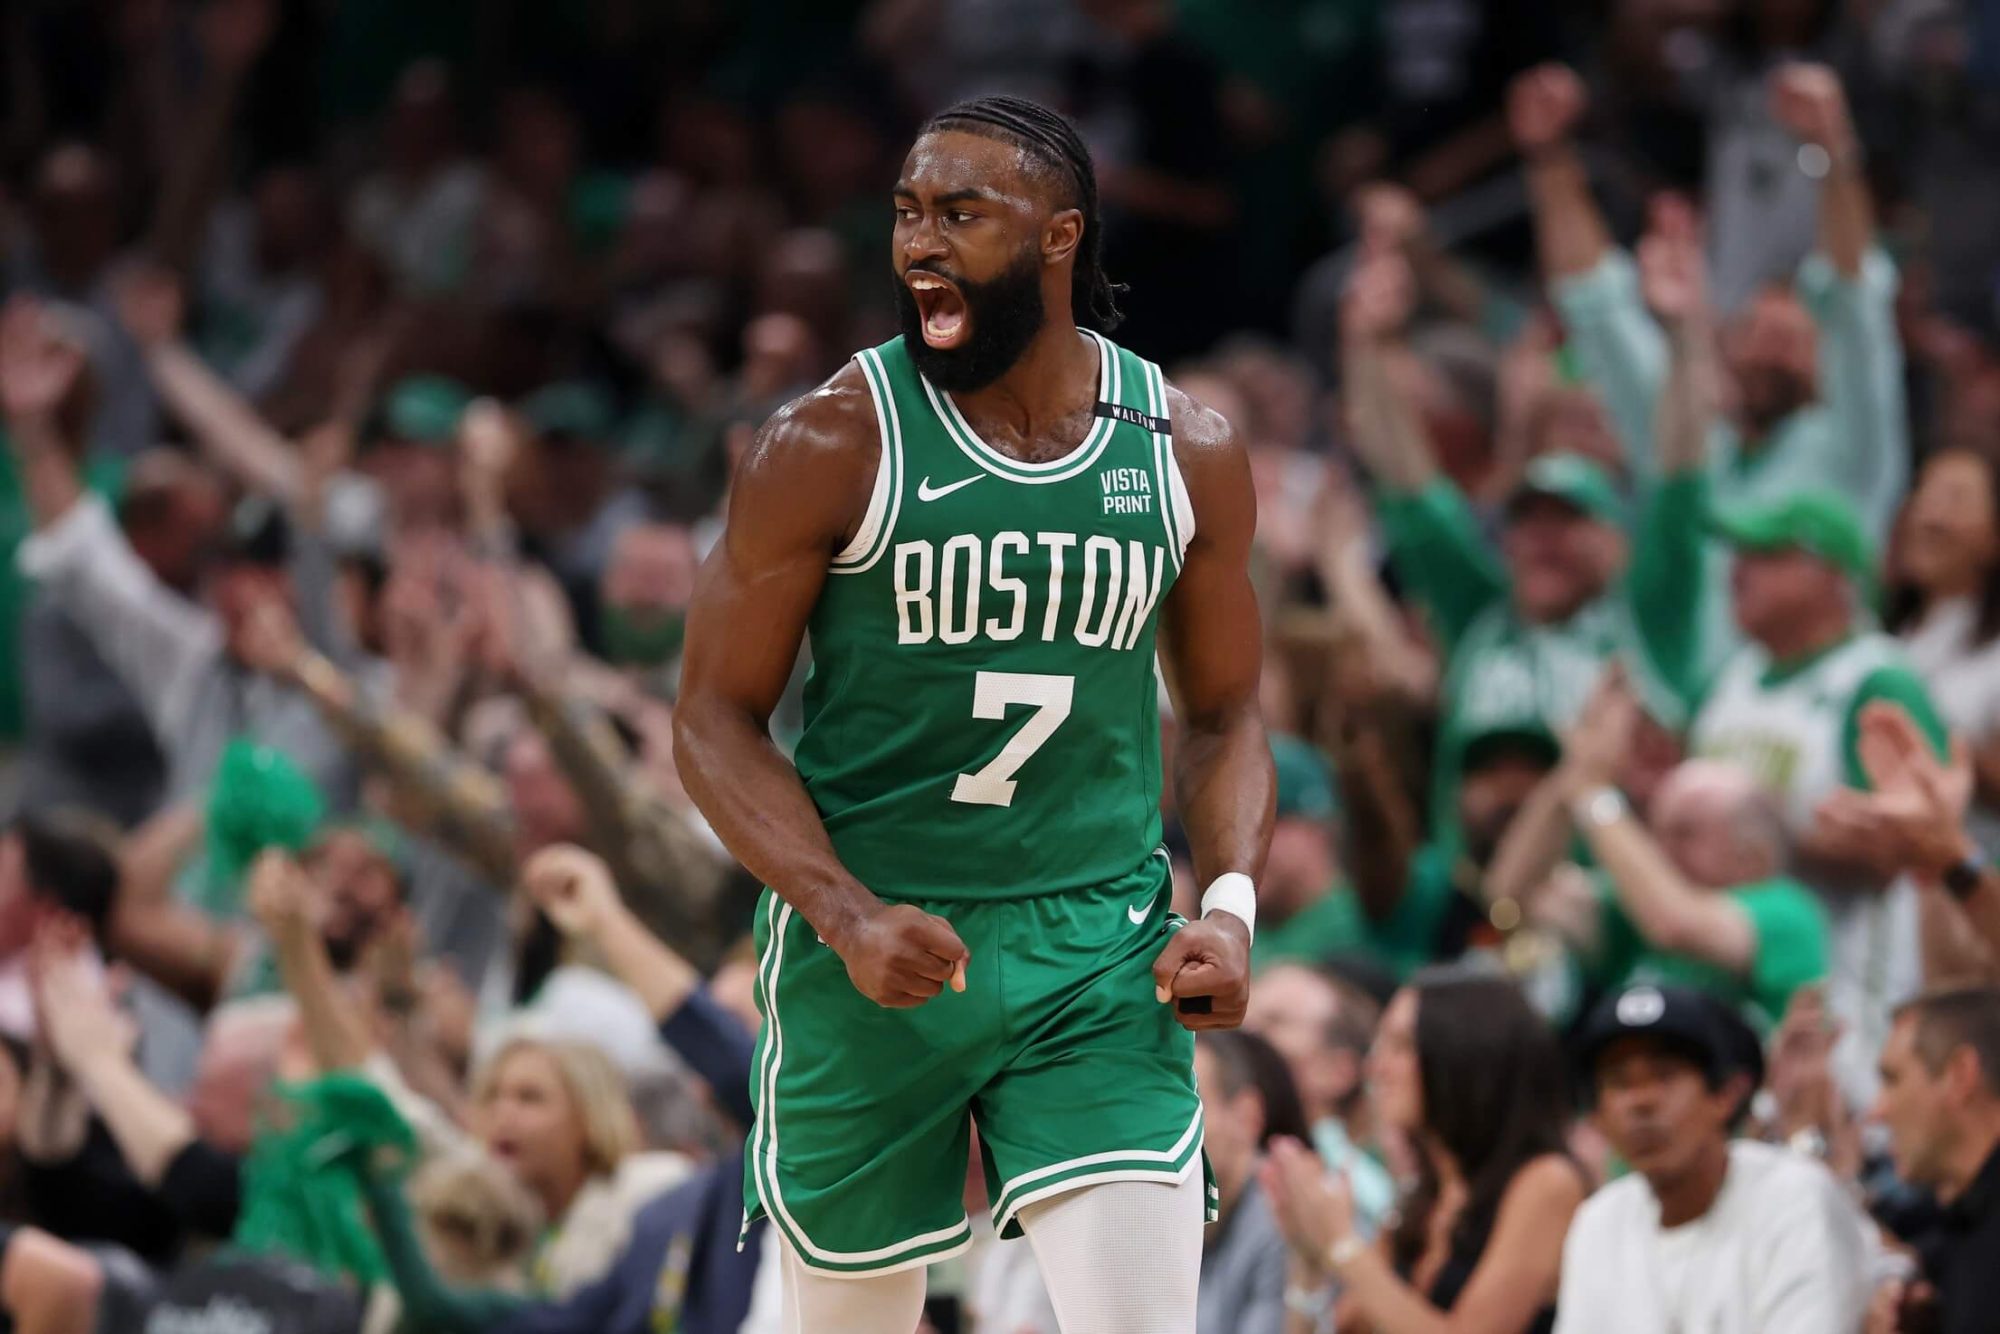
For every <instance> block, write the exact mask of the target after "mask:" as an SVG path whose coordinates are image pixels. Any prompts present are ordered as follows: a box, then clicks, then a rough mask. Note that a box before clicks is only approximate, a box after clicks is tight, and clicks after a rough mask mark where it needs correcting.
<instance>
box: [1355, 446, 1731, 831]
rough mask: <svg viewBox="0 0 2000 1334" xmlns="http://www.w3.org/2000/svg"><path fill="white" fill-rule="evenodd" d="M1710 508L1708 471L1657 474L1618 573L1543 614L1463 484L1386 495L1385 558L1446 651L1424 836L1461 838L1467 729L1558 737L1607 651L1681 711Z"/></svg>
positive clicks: (1552, 464) (1664, 707) (1668, 719)
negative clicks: (1559, 616)
mask: <svg viewBox="0 0 2000 1334" xmlns="http://www.w3.org/2000/svg"><path fill="white" fill-rule="evenodd" d="M1538 463H1540V464H1542V465H1544V466H1545V467H1547V468H1548V469H1549V470H1550V471H1551V472H1555V473H1562V472H1577V471H1590V472H1593V473H1596V474H1598V475H1599V476H1600V477H1601V470H1598V469H1594V468H1592V467H1591V466H1590V465H1588V464H1587V462H1586V461H1584V460H1581V459H1574V458H1568V457H1564V456H1549V457H1548V458H1546V459H1544V460H1540V461H1538ZM1601 485H1603V486H1605V487H1607V488H1608V486H1609V483H1608V481H1604V482H1602V483H1601ZM1707 508H1708V491H1707V481H1706V478H1705V477H1704V476H1703V475H1702V474H1700V473H1698V472H1697V473H1688V474H1683V475H1680V476H1677V477H1673V478H1669V479H1667V480H1666V481H1664V482H1663V483H1661V485H1659V486H1658V487H1656V488H1654V489H1653V491H1652V492H1651V493H1650V494H1649V496H1648V497H1647V499H1646V501H1645V503H1644V505H1643V507H1642V513H1641V514H1640V516H1639V521H1638V524H1637V526H1636V529H1635V531H1633V533H1632V540H1631V560H1630V564H1629V566H1628V567H1627V569H1626V570H1625V573H1624V575H1623V577H1622V578H1621V579H1619V580H1618V581H1616V582H1615V583H1614V584H1613V585H1612V587H1611V588H1609V589H1607V590H1606V591H1605V592H1604V593H1603V594H1602V595H1601V596H1599V597H1598V598H1596V599H1594V600H1593V601H1591V602H1588V603H1586V604H1584V605H1583V606H1582V607H1580V608H1578V609H1577V610H1576V611H1575V612H1573V613H1572V614H1571V615H1569V616H1568V617H1567V618H1565V619H1563V620H1561V621H1556V622H1547V623H1540V624H1535V623H1530V622H1528V621H1526V620H1525V619H1523V617H1522V616H1521V614H1520V613H1519V611H1518V610H1517V609H1516V608H1515V606H1514V600H1513V589H1512V585H1511V582H1510V580H1509V577H1508V574H1507V571H1506V569H1505V568H1504V567H1503V566H1502V564H1501V562H1500V561H1499V559H1498V557H1497V555H1496V554H1495V553H1494V551H1493V550H1492V548H1491V546H1490V545H1489V543H1488V542H1487V540H1486V536H1485V534H1484V533H1483V532H1482V531H1481V528H1480V525H1479V520H1478V518H1477V517H1476V516H1475V515H1474V513H1473V510H1472V507H1471V505H1470V503H1469V502H1468V501H1467V500H1466V498H1465V496H1464V494H1463V493H1462V492H1460V491H1459V489H1458V488H1457V487H1456V486H1454V485H1453V484H1452V483H1450V482H1449V481H1445V480H1442V479H1440V480H1437V481H1434V482H1432V483H1431V484H1430V485H1428V486H1426V487H1424V488H1423V489H1422V490H1419V491H1412V492H1403V493H1386V494H1384V495H1383V496H1382V497H1381V500H1380V504H1379V507H1378V509H1379V514H1380V518H1381V523H1382V532H1383V535H1384V537H1385V539H1386V540H1387V543H1388V547H1389V555H1390V559H1391V562H1392V564H1393V565H1394V567H1395V570H1396V572H1397V574H1398V576H1399V577H1400V578H1401V579H1402V581H1403V583H1404V586H1405V587H1406V588H1407V589H1408V590H1409V591H1410V594H1411V596H1412V598H1413V599H1414V600H1415V601H1416V603H1417V604H1418V605H1420V606H1421V607H1422V608H1423V609H1424V611H1425V613H1426V615H1427V617H1428V619H1429V621H1430V624H1431V627H1432V630H1433V632H1434V633H1435V634H1436V636H1437V639H1438V645H1439V648H1440V650H1441V651H1442V653H1443V655H1444V665H1445V670H1444V679H1443V682H1442V685H1441V690H1440V693H1441V695H1442V705H1443V715H1442V719H1441V724H1440V727H1439V732H1438V742H1437V749H1436V754H1435V757H1434V760H1433V764H1432V780H1431V794H1430V836H1431V840H1432V841H1433V842H1434V843H1436V844H1438V845H1439V846H1440V847H1441V848H1442V849H1443V850H1444V852H1445V853H1446V855H1447V856H1448V857H1449V856H1455V855H1456V854H1457V851H1458V848H1459V843H1460V831H1459V823H1458V788H1459V776H1460V772H1461V768H1462V764H1463V761H1464V758H1465V753H1466V748H1467V745H1468V743H1469V742H1470V741H1472V740H1473V739H1476V738H1478V737H1482V736H1489V735H1493V734H1495V733H1519V734H1531V735H1543V736H1547V737H1560V736H1562V734H1563V733H1564V732H1565V731H1567V730H1568V728H1569V726H1570V724H1571V723H1572V722H1573V721H1574V720H1575V718H1576V716H1577V714H1578V713H1579V712H1580V711H1581V710H1582V708H1583V705H1584V702H1585V701H1586V700H1588V699H1589V698H1590V694H1591V691H1592V689H1593V688H1594V687H1595V685H1596V683H1597V680H1598V678H1599V676H1600V675H1601V674H1602V672H1603V670H1604V668H1605V666H1606V665H1607V664H1608V663H1610V662H1612V661H1613V660H1617V661H1619V662H1620V663H1622V664H1623V665H1624V667H1625V669H1626V671H1627V673H1628V674H1629V675H1630V676H1631V678H1632V680H1633V683H1634V685H1635V687H1636V689H1637V690H1638V692H1639V695H1640V700H1641V702H1642V703H1643V704H1644V705H1645V706H1646V708H1647V711H1648V712H1649V713H1652V714H1653V715H1654V716H1655V717H1657V718H1658V719H1659V720H1660V721H1662V722H1664V723H1667V724H1668V725H1670V726H1679V725H1681V723H1682V722H1684V720H1685V719H1684V716H1683V715H1684V710H1685V703H1686V701H1687V700H1688V699H1689V698H1690V697H1691V696H1692V695H1693V693H1694V677H1695V676H1696V675H1697V674H1698V670H1699V665H1700V662H1701V644H1700V625H1699V616H1700V592H1701V586H1700V554H1701V544H1702V542H1703V540H1704V539H1703V533H1704V531H1705V516H1706V514H1707Z"/></svg>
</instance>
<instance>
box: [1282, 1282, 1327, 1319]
mask: <svg viewBox="0 0 2000 1334" xmlns="http://www.w3.org/2000/svg"><path fill="white" fill-rule="evenodd" d="M1285 1309H1286V1310H1287V1311H1290V1312H1291V1313H1292V1314H1293V1315H1302V1316H1304V1317H1305V1318H1306V1319H1308V1320H1314V1321H1316V1320H1318V1319H1319V1318H1320V1317H1321V1316H1323V1315H1325V1314H1326V1313H1327V1312H1328V1311H1331V1310H1332V1309H1333V1288H1332V1286H1331V1285H1327V1286H1323V1287H1317V1288H1301V1287H1298V1286H1297V1285H1295V1284H1287V1285H1286V1287H1285Z"/></svg>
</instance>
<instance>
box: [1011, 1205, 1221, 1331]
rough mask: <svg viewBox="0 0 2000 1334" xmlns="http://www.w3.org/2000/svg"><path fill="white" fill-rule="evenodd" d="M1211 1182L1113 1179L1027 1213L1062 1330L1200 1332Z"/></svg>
mask: <svg viewBox="0 0 2000 1334" xmlns="http://www.w3.org/2000/svg"><path fill="white" fill-rule="evenodd" d="M1206 1196H1207V1186H1206V1184H1205V1183H1204V1178H1203V1176H1202V1173H1201V1170H1200V1167H1199V1166H1198V1165H1197V1166H1196V1168H1195V1169H1194V1170H1193V1171H1190V1172H1189V1173H1188V1174H1187V1175H1186V1176H1185V1177H1182V1178H1181V1180H1180V1181H1179V1182H1178V1183H1177V1184H1175V1185H1171V1186H1170V1185H1167V1184H1165V1183H1164V1182H1158V1181H1107V1182H1105V1183H1104V1184H1103V1185H1100V1186H1084V1187H1081V1188H1080V1189H1077V1190H1073V1191H1071V1192H1069V1193H1068V1194H1066V1195H1058V1196H1056V1197H1054V1198H1053V1199H1047V1200H1040V1201H1037V1202H1036V1203H1034V1204H1031V1205H1028V1206H1026V1207H1024V1208H1023V1209H1022V1210H1021V1214H1020V1217H1021V1227H1022V1229H1023V1230H1024V1231H1025V1232H1027V1234H1028V1241H1029V1242H1030V1243H1031V1244H1032V1245H1033V1246H1034V1248H1035V1258H1036V1260H1037V1261H1039V1262H1040V1264H1041V1269H1042V1281H1043V1282H1045V1283H1047V1284H1048V1288H1049V1299H1050V1301H1051V1302H1053V1303H1054V1305H1055V1308H1056V1319H1057V1320H1059V1321H1061V1322H1062V1327H1063V1334H1194V1310H1195V1291H1196V1287H1197V1285H1198V1284H1199V1282H1200V1279H1201V1231H1202V1220H1203V1217H1204V1214H1205V1209H1204V1205H1205V1204H1206V1202H1207V1201H1206Z"/></svg>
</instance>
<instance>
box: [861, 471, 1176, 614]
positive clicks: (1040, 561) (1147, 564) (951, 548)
mask: <svg viewBox="0 0 2000 1334" xmlns="http://www.w3.org/2000/svg"><path fill="white" fill-rule="evenodd" d="M1114 471H1119V472H1135V471H1136V470H1133V469H1115V470H1114ZM1137 475H1138V476H1139V477H1140V478H1141V479H1142V480H1143V478H1144V474H1143V473H1138V474H1137ZM1150 498H1151V497H1150V496H1148V497H1147V499H1150ZM1106 499H1107V501H1108V500H1109V499H1110V497H1106ZM891 562H892V565H893V568H894V571H895V597H896V642H897V643H898V644H928V643H930V642H931V640H932V639H933V637H935V638H936V639H937V640H938V641H939V642H941V643H945V644H969V643H971V642H972V641H973V640H974V639H987V640H991V641H994V642H996V643H1006V642H1008V641H1010V640H1016V639H1019V638H1021V636H1023V635H1035V634H1039V636H1040V638H1041V642H1043V643H1045V644H1052V643H1056V642H1058V641H1060V640H1074V641H1075V642H1076V643H1078V644H1080V645H1082V646H1083V647H1084V648H1108V649H1115V650H1117V651H1120V652H1127V651H1130V650H1131V649H1133V648H1136V647H1137V646H1138V643H1139V640H1140V638H1141V636H1142V635H1143V634H1144V632H1145V627H1146V624H1147V622H1148V620H1149V618H1150V617H1151V616H1152V613H1153V607H1154V606H1155V604H1157V603H1158V602H1159V600H1160V588H1161V582H1162V580H1163V578H1164V575H1165V567H1166V549H1165V548H1164V547H1162V546H1160V545H1159V544H1157V543H1151V542H1139V541H1132V540H1127V541H1122V542H1121V541H1120V540H1118V539H1117V538H1114V537H1106V536H1104V535H1103V534H1102V533H1096V534H1092V535H1091V536H1089V537H1087V538H1082V539H1079V538H1078V536H1077V535H1076V534H1075V533H1036V534H1035V535H1034V536H1033V537H1030V536H1029V535H1028V534H1027V533H1025V532H1020V531H1008V532H1001V533H995V534H994V535H993V536H992V537H991V538H982V537H980V536H979V535H978V534H977V533H960V534H959V535H957V536H956V537H952V538H950V539H948V540H946V541H945V542H944V543H942V544H939V543H935V542H930V541H923V540H918V541H906V542H898V543H896V546H895V550H894V551H893V552H892V553H891ZM982 613H985V615H984V618H983V619H982Z"/></svg>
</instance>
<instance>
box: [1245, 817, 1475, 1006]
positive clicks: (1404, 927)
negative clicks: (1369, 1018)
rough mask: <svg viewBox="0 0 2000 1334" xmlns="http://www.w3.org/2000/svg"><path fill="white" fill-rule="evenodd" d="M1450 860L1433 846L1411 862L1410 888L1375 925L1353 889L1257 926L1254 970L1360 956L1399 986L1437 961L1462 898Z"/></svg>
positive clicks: (1338, 891) (1330, 893)
mask: <svg viewBox="0 0 2000 1334" xmlns="http://www.w3.org/2000/svg"><path fill="white" fill-rule="evenodd" d="M1451 867H1452V862H1451V859H1450V858H1449V857H1448V856H1447V855H1446V854H1445V853H1444V851H1443V849H1441V848H1438V847H1437V846H1435V845H1433V846H1430V847H1426V848H1424V849H1422V850H1421V851H1419V852H1418V853H1417V855H1416V856H1415V857H1414V858H1412V859H1411V861H1410V879H1409V885H1408V887H1407V888H1406V889H1405V890H1404V892H1403V897H1402V898H1401V899H1399V900H1398V901H1397V903H1396V910H1395V911H1394V912H1392V913H1390V914H1389V916H1388V917H1387V918H1385V919H1384V920H1382V921H1379V922H1377V921H1373V920H1371V919H1370V918H1369V916H1368V914H1367V912H1366V911H1364V910H1363V908H1362V906H1361V900H1360V898H1359V897H1358V896H1357V895H1356V894H1355V892H1354V890H1353V889H1352V887H1350V886H1348V885H1345V884H1341V885H1335V886H1334V887H1333V888H1332V889H1330V890H1328V891H1327V893H1326V895H1325V896H1324V897H1323V898H1321V899H1319V900H1318V901H1316V902H1315V903H1313V904H1312V905H1310V906H1309V907H1307V908H1305V909H1303V910H1301V911H1300V912H1298V913H1297V914H1295V915H1294V916H1292V917H1289V918H1286V919H1285V920H1284V921H1282V922H1278V923H1276V924H1273V925H1265V924H1263V923H1259V924H1258V927H1257V938H1256V940H1255V941H1254V942H1252V944H1251V946H1250V966H1251V968H1252V969H1253V970H1257V969H1263V968H1266V967H1269V966H1270V965H1271V964H1274V963H1279V962H1283V961H1292V962H1300V963H1324V962H1325V961H1326V960H1328V959H1330V958H1333V957H1335V956H1337V955H1359V956H1360V957H1362V958H1364V959H1367V960H1369V961H1371V962H1373V963H1376V964H1379V965H1380V966H1381V967H1383V968H1385V969H1387V970H1388V971H1389V972H1390V973H1392V974H1393V975H1394V976H1395V978H1396V980H1397V981H1399V982H1400V981H1402V980H1403V979H1405V978H1407V977H1409V975H1410V974H1411V973H1414V972H1415V971H1417V969H1419V968H1422V967H1423V966H1424V965H1425V964H1428V963H1432V962H1434V961H1435V960H1436V959H1437V958H1438V954H1439V949H1440V942H1441V940H1442V938H1443V936H1444V933H1445V923H1446V921H1447V919H1448V918H1449V916H1450V913H1451V908H1452V903H1453V901H1454V900H1455V899H1456V898H1457V897H1458V890H1457V889H1456V887H1455V886H1454V884H1453V880H1452V874H1451Z"/></svg>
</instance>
